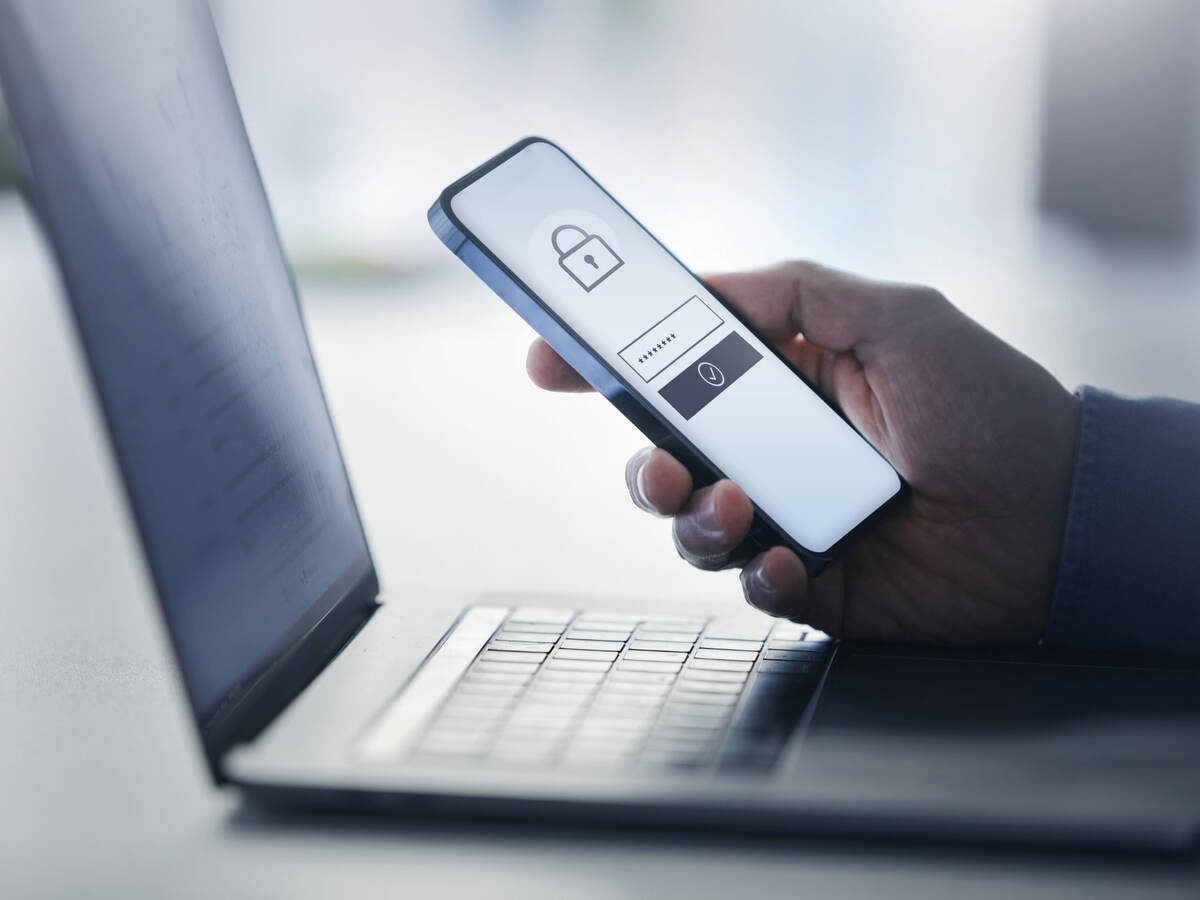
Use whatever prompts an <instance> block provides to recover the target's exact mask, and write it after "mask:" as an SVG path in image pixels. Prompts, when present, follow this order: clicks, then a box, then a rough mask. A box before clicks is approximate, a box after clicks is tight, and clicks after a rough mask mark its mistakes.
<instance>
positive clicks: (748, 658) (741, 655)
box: [696, 650, 758, 663]
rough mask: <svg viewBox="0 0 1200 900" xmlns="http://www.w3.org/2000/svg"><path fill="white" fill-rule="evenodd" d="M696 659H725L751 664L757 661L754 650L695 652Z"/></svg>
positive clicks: (756, 654)
mask: <svg viewBox="0 0 1200 900" xmlns="http://www.w3.org/2000/svg"><path fill="white" fill-rule="evenodd" d="M696 659H727V660H736V661H738V662H749V663H752V662H754V660H756V659H758V653H757V652H756V651H754V650H697V651H696Z"/></svg>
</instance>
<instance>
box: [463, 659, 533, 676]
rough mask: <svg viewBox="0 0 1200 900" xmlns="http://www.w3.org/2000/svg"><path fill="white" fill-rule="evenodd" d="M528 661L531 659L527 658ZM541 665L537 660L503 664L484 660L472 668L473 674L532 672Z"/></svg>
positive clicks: (497, 661)
mask: <svg viewBox="0 0 1200 900" xmlns="http://www.w3.org/2000/svg"><path fill="white" fill-rule="evenodd" d="M526 658H527V659H528V658H529V657H526ZM540 665H541V663H540V662H537V661H536V660H531V661H530V662H507V661H504V662H501V661H499V660H492V659H484V660H480V661H479V662H477V663H475V665H473V666H471V671H472V672H532V671H534V670H535V669H537V667H538V666H540Z"/></svg>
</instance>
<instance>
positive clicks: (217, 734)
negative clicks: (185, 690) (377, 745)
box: [200, 571, 380, 784]
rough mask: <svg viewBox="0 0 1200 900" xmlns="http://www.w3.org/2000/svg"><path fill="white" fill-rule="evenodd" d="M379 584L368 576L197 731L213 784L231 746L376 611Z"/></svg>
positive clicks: (265, 721) (263, 723) (284, 702)
mask: <svg viewBox="0 0 1200 900" xmlns="http://www.w3.org/2000/svg"><path fill="white" fill-rule="evenodd" d="M378 596H379V582H378V580H377V579H376V577H375V573H374V571H372V572H371V573H370V575H369V577H368V578H365V579H363V580H362V581H361V582H359V584H358V585H356V586H355V588H354V589H353V590H352V591H351V593H350V594H349V595H347V596H346V597H344V598H343V599H342V600H341V602H339V603H337V604H335V605H334V606H333V607H332V608H331V609H330V610H329V612H327V613H326V614H325V615H324V616H323V617H321V619H319V620H318V621H317V622H316V623H315V624H314V625H313V626H312V628H310V629H309V630H308V631H307V632H306V633H305V634H304V635H303V636H302V637H301V638H299V639H298V640H297V641H296V642H295V643H294V644H293V645H292V647H291V648H290V649H289V650H288V651H287V652H285V653H284V654H283V655H281V656H280V657H279V659H278V660H276V661H275V663H274V664H273V665H272V666H271V667H270V668H269V669H267V670H266V671H264V672H263V673H262V674H261V675H260V676H259V677H258V678H257V679H256V680H255V681H254V682H253V684H251V685H249V686H248V687H247V688H246V690H245V691H244V692H243V693H242V694H241V696H240V697H239V698H238V699H237V700H236V701H235V702H233V703H231V704H229V705H227V706H225V707H223V708H222V709H221V710H219V711H218V712H217V713H216V714H215V715H214V716H213V717H212V718H210V719H209V720H208V721H207V722H205V723H204V724H203V726H202V727H201V729H200V736H201V740H202V742H203V744H204V753H205V757H206V759H207V762H208V767H209V771H210V773H211V774H212V777H213V780H214V781H216V782H217V784H224V783H225V782H226V781H228V779H227V778H226V777H225V774H224V772H223V770H222V766H221V762H222V759H223V757H224V756H225V753H226V751H228V750H229V748H230V747H232V746H234V745H235V744H240V743H244V742H246V741H250V740H253V739H254V738H255V737H257V736H258V735H259V734H260V733H261V732H262V731H263V729H265V728H266V727H267V726H268V725H270V724H271V722H272V721H274V719H275V717H276V716H278V715H279V714H280V713H281V712H283V710H284V709H285V708H286V707H287V706H288V704H290V703H291V702H292V700H294V699H295V698H296V697H297V696H298V695H299V694H300V692H301V691H303V690H304V689H305V688H306V687H308V685H309V684H311V683H312V681H313V679H315V678H316V677H317V675H319V674H320V673H321V672H322V670H324V668H325V667H326V666H327V665H328V664H329V663H330V661H331V660H333V658H334V657H335V656H337V655H338V653H340V652H341V650H342V648H344V647H345V646H346V644H348V643H349V642H350V640H351V639H352V638H353V637H354V636H355V635H356V634H357V633H358V631H359V629H361V628H362V627H363V626H364V625H365V624H366V623H367V620H368V619H370V618H371V616H372V615H374V613H375V611H376V610H378V609H379V606H380V604H379V601H378V599H377V598H378Z"/></svg>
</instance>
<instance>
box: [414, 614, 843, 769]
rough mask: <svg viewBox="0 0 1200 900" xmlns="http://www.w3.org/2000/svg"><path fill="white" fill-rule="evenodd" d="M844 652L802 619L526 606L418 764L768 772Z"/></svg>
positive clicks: (480, 661) (480, 662) (420, 751)
mask: <svg viewBox="0 0 1200 900" xmlns="http://www.w3.org/2000/svg"><path fill="white" fill-rule="evenodd" d="M832 651H833V642H832V641H831V640H830V639H829V637H828V636H827V635H825V634H824V633H822V632H818V631H814V630H812V629H809V628H807V627H805V626H802V625H796V624H793V623H790V622H771V621H768V620H764V621H763V622H762V623H761V625H755V624H751V625H746V624H745V623H742V624H737V625H722V624H719V623H717V622H714V621H712V620H708V619H687V618H664V617H649V616H647V617H639V616H636V615H619V614H611V613H597V612H578V613H572V612H570V611H556V610H541V609H539V610H533V609H516V610H513V611H511V612H509V613H508V614H507V615H506V617H505V618H504V619H503V621H502V622H501V624H500V625H499V627H498V628H496V629H495V631H494V632H493V633H492V634H491V637H490V639H488V640H487V642H486V643H485V644H484V645H483V647H482V649H480V650H479V652H478V653H477V654H476V655H475V657H474V658H473V659H472V660H471V661H470V662H469V664H467V665H465V666H464V668H463V671H462V674H461V676H460V677H459V678H458V679H457V681H456V683H455V684H454V686H453V688H452V689H451V690H450V691H449V693H448V694H447V695H446V696H445V699H444V700H443V701H442V702H441V703H440V705H438V706H437V707H436V708H435V709H434V711H433V712H432V715H431V716H430V717H429V719H428V721H427V723H426V724H425V726H424V727H423V728H422V729H421V730H420V732H419V733H418V734H417V735H416V736H415V738H414V740H413V741H412V744H411V746H410V747H409V749H408V757H409V759H410V760H411V761H413V762H418V763H435V764H438V765H444V764H446V763H448V762H449V763H457V764H465V765H480V764H486V765H489V766H495V765H502V766H511V767H536V768H537V769H539V770H545V769H547V768H562V769H575V770H587V771H596V770H606V771H611V770H620V769H658V770H661V769H663V768H669V769H676V770H689V771H706V770H707V771H717V770H720V771H728V770H734V771H763V770H766V769H769V768H770V767H771V766H772V765H773V764H774V762H775V761H776V759H777V758H778V757H779V754H780V751H781V750H782V748H783V746H784V743H785V742H786V740H787V738H788V737H789V736H790V734H791V733H792V732H793V730H794V729H795V727H796V724H797V723H798V721H799V719H800V717H801V715H802V714H803V712H804V709H805V707H806V706H807V705H808V702H809V700H810V699H811V697H812V694H813V691H814V690H815V688H816V686H817V683H818V681H819V680H820V677H821V675H822V673H823V672H824V670H825V667H826V665H827V663H828V661H829V658H830V656H831V654H832ZM435 657H436V655H435Z"/></svg>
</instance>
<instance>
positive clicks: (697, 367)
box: [658, 332, 762, 419]
mask: <svg viewBox="0 0 1200 900" xmlns="http://www.w3.org/2000/svg"><path fill="white" fill-rule="evenodd" d="M760 359H762V354H761V353H759V352H758V351H757V350H755V349H754V348H753V347H751V346H750V345H749V344H747V343H746V341H745V339H744V338H743V337H742V336H741V335H740V334H737V333H736V332H734V333H731V334H729V335H726V336H725V337H724V338H723V339H722V340H721V341H720V342H718V343H717V345H716V346H715V347H713V348H712V349H711V350H709V351H708V352H707V353H705V354H704V355H702V356H701V357H700V359H699V360H697V361H696V362H695V363H693V364H692V365H690V366H688V368H686V369H684V370H683V372H681V373H680V374H678V375H676V376H675V377H674V378H672V379H671V380H670V381H669V382H667V385H666V386H665V387H664V388H663V389H662V390H661V391H659V392H658V393H659V396H661V397H662V398H663V399H664V400H666V401H667V402H668V403H670V404H671V405H672V406H673V407H675V411H676V412H678V413H679V414H680V415H681V416H683V417H684V418H685V419H690V418H691V417H692V416H694V415H695V414H696V413H698V412H700V410H702V409H704V407H706V406H707V405H708V404H709V402H710V401H711V400H712V398H713V397H715V396H717V394H719V393H721V391H723V390H725V388H727V387H729V385H731V384H733V383H734V382H735V381H737V380H738V379H739V378H741V377H742V375H744V374H745V373H746V372H747V371H749V369H750V367H751V366H753V365H754V364H755V363H756V362H758V361H759V360H760Z"/></svg>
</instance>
